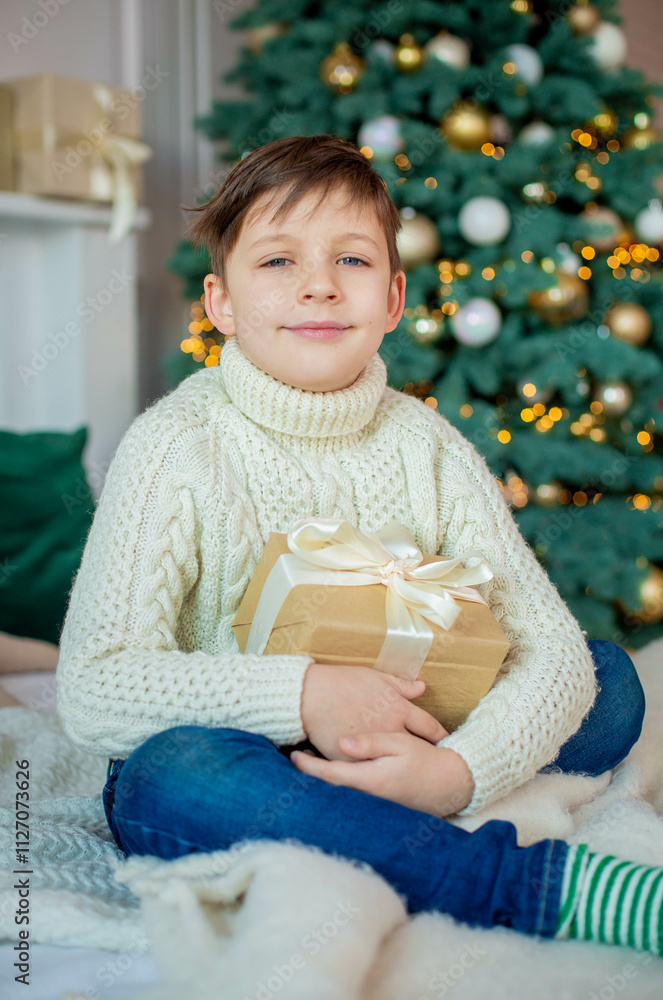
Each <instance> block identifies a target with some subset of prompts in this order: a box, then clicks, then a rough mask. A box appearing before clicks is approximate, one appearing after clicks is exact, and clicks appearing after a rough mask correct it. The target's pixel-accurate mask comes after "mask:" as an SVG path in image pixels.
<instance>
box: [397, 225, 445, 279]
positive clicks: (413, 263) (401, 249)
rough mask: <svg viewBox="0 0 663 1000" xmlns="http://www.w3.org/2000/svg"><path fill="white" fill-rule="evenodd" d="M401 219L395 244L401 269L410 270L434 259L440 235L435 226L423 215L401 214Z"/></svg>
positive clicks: (438, 247)
mask: <svg viewBox="0 0 663 1000" xmlns="http://www.w3.org/2000/svg"><path fill="white" fill-rule="evenodd" d="M401 219H402V222H403V227H402V229H400V230H399V232H398V234H397V236H396V246H397V248H398V253H399V254H400V258H401V263H402V265H403V270H404V271H411V270H413V268H415V267H418V266H419V264H426V263H428V262H429V261H431V260H433V259H434V257H435V255H436V254H437V253H438V251H439V249H440V236H439V233H438V231H437V226H436V225H435V224H434V223H433V222H431V220H430V219H429V218H428V217H427V216H425V215H420V214H419V213H418V212H417V213H415V214H414V215H413V216H406V215H403V214H401Z"/></svg>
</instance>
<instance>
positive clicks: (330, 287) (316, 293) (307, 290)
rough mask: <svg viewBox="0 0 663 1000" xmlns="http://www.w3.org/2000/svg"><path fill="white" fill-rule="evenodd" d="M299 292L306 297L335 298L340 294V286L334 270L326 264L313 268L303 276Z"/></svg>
mask: <svg viewBox="0 0 663 1000" xmlns="http://www.w3.org/2000/svg"><path fill="white" fill-rule="evenodd" d="M299 294H300V296H301V297H302V298H304V299H311V298H323V297H324V298H335V297H336V296H337V295H338V294H339V286H338V281H337V279H336V275H335V274H334V272H333V270H332V269H331V268H330V267H328V266H325V265H318V266H316V267H315V268H312V269H311V270H310V271H309V272H308V273H306V274H305V275H304V276H303V277H302V281H301V284H300V286H299Z"/></svg>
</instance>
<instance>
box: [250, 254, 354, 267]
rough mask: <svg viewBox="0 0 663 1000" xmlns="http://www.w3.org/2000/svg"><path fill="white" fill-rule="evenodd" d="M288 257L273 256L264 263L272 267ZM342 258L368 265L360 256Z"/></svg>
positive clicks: (342, 258)
mask: <svg viewBox="0 0 663 1000" xmlns="http://www.w3.org/2000/svg"><path fill="white" fill-rule="evenodd" d="M287 260H288V258H287V257H273V258H272V260H268V261H266V262H265V263H264V264H263V267H271V265H272V264H278V263H279V262H280V261H286V262H287ZM341 260H342V261H343V260H356V261H357V263H358V264H363V265H364V266H366V262H365V261H363V260H361V259H360V258H359V257H341ZM272 270H280V269H279V268H272Z"/></svg>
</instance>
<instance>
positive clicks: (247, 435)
mask: <svg viewBox="0 0 663 1000" xmlns="http://www.w3.org/2000/svg"><path fill="white" fill-rule="evenodd" d="M386 377H387V372H386V368H385V364H384V362H383V360H382V358H381V357H380V356H379V355H378V354H375V355H374V356H373V358H372V359H371V360H370V361H369V363H368V364H367V366H366V367H365V368H364V369H363V371H362V372H361V374H360V375H359V376H358V378H357V379H356V381H355V382H354V383H353V384H352V385H351V386H349V387H348V388H346V389H341V390H337V391H336V392H309V391H305V390H302V389H297V388H293V387H292V386H289V385H286V384H284V383H282V382H279V381H278V380H276V379H274V378H272V376H271V375H268V374H266V373H265V372H263V371H262V370H261V369H260V368H258V367H257V366H255V365H254V364H253V363H252V362H251V361H249V359H248V358H246V356H245V355H244V354H243V352H242V350H241V348H240V346H239V343H238V341H237V339H236V338H232V339H230V340H229V341H228V342H227V343H226V345H225V346H224V348H223V350H222V353H221V359H220V364H219V366H218V367H214V368H206V369H204V370H203V371H200V372H197V373H195V374H194V375H191V376H189V377H188V378H186V379H185V380H184V381H183V382H182V383H180V385H179V386H178V387H177V388H176V389H174V390H173V391H172V392H170V393H168V394H166V395H165V396H163V397H162V398H160V399H158V400H157V401H156V402H154V403H153V404H151V405H150V406H149V407H148V408H147V409H146V410H145V411H144V412H143V413H141V414H140V415H139V416H138V417H137V418H136V419H135V420H134V421H133V423H132V424H131V426H130V427H129V429H128V430H127V432H126V434H125V435H124V437H123V439H122V441H121V442H120V444H119V446H118V448H117V451H116V453H115V455H114V457H113V460H112V462H111V464H110V467H109V469H108V474H107V477H106V482H105V485H104V489H103V492H102V495H101V497H100V500H99V504H98V507H97V510H96V512H95V517H94V522H93V524H92V527H91V529H90V533H89V536H88V539H87V543H86V546H85V550H84V553H83V557H82V560H81V564H80V567H79V570H78V573H77V576H76V579H75V581H74V585H73V588H72V592H71V596H70V602H69V607H68V610H67V615H66V618H65V622H64V627H63V632H62V636H61V642H60V649H61V652H60V660H59V663H58V667H57V698H58V701H57V707H58V714H59V716H60V718H61V720H62V723H63V726H64V728H65V731H66V732H67V734H68V735H69V736H70V738H71V739H72V740H73V742H74V743H75V744H77V745H78V746H80V747H83V748H85V749H86V750H88V751H90V752H92V753H98V754H101V755H104V756H109V757H117V758H126V757H127V756H128V755H129V754H130V753H131V751H132V750H134V749H135V748H136V747H137V746H139V745H140V744H141V743H142V742H144V740H146V739H147V738H148V737H149V736H151V735H152V734H153V733H156V732H159V731H160V730H163V729H168V728H170V727H172V726H177V725H183V724H188V725H200V726H214V727H229V728H234V729H244V730H246V731H248V732H253V733H260V734H262V735H264V736H266V737H268V738H269V739H270V740H272V741H273V742H274V743H275V744H276V745H277V746H283V745H286V744H294V743H298V742H300V741H301V740H303V739H305V738H306V734H305V732H304V729H303V728H302V721H301V713H300V706H301V695H302V687H303V682H304V675H305V673H306V670H307V667H308V666H309V664H310V663H312V662H313V660H312V659H311V658H310V657H309V656H293V655H267V656H258V655H253V654H242V653H240V652H239V650H238V647H237V643H236V641H235V638H234V634H233V632H232V630H231V622H232V620H233V618H234V616H235V613H236V611H237V608H238V606H239V603H240V600H241V598H242V596H243V594H244V591H245V589H246V587H247V585H248V583H249V580H250V579H251V576H252V574H253V571H254V569H255V567H256V564H257V562H258V560H259V559H260V556H261V554H262V551H263V548H264V545H265V543H266V542H267V539H268V537H269V533H270V531H278V532H287V530H288V528H289V526H290V524H291V523H292V521H294V520H295V519H297V518H301V517H310V516H319V517H342V518H345V519H347V520H348V521H349V522H350V523H351V524H353V525H356V526H357V527H359V528H360V529H361V530H363V531H368V532H375V531H378V530H379V529H380V528H382V527H383V526H384V525H385V524H386V523H387V522H389V521H391V520H392V519H394V518H395V519H396V520H397V521H400V522H401V523H402V524H404V525H405V526H406V527H407V528H408V529H409V530H410V532H411V533H412V535H413V537H414V538H415V540H416V542H417V545H418V546H419V548H420V549H421V550H422V551H424V552H432V553H436V554H438V555H442V556H451V557H453V556H456V555H461V554H463V553H465V552H467V551H468V550H469V549H474V548H478V549H481V550H482V551H483V552H484V554H485V555H486V558H487V559H488V561H489V563H490V565H491V567H492V569H493V572H494V578H493V579H492V580H490V581H488V582H487V583H483V584H479V585H478V587H477V589H478V591H479V593H481V594H482V595H483V597H484V598H485V599H486V600H487V602H488V604H489V606H490V608H491V610H492V612H493V614H494V615H495V617H496V618H497V620H498V621H499V623H500V625H501V626H502V628H503V629H504V631H505V633H506V635H507V636H508V638H509V640H510V642H511V649H510V651H509V654H508V656H507V658H506V660H505V662H504V664H503V665H502V668H501V670H500V672H499V673H498V676H497V678H496V681H495V684H494V685H493V688H492V689H491V690H490V691H489V692H488V694H487V695H486V696H485V697H484V698H483V699H482V701H481V702H480V704H479V705H478V706H477V708H475V709H474V711H473V712H472V713H471V714H470V716H469V717H468V719H467V720H466V721H465V722H464V723H463V725H461V726H460V727H459V728H458V729H457V730H456V731H455V732H453V733H451V734H450V735H449V736H448V737H445V739H444V740H442V741H441V743H439V744H438V745H439V746H448V747H450V748H452V749H453V750H455V751H457V752H458V753H459V754H460V755H461V756H462V757H463V758H464V760H465V761H466V762H467V764H468V766H469V768H470V770H471V772H472V775H473V777H474V781H475V785H476V788H475V793H474V796H473V798H472V801H471V802H470V804H469V805H468V806H467V807H466V808H465V809H463V810H462V813H460V814H459V815H464V814H471V813H474V812H477V811H478V810H479V809H481V808H482V807H483V806H485V805H487V804H488V803H489V802H491V801H492V800H494V799H497V798H500V797H501V796H503V795H505V794H506V793H507V792H508V791H510V790H511V789H512V788H515V787H517V786H518V785H520V784H522V783H523V782H524V781H526V780H527V779H529V778H531V777H533V776H534V774H535V773H536V772H537V771H538V770H539V769H540V768H541V767H543V766H544V765H545V764H547V763H548V762H549V761H552V760H553V759H554V758H555V756H556V755H557V752H558V751H559V748H560V747H561V745H562V744H563V743H564V742H565V741H566V740H567V738H568V737H569V736H570V735H571V734H572V733H574V732H575V731H576V730H577V729H578V728H579V726H580V724H581V721H582V719H583V717H584V715H585V714H586V712H587V711H588V709H589V708H590V706H591V705H592V704H593V700H594V697H595V691H596V680H595V675H594V666H593V661H592V657H591V653H590V650H589V648H588V646H587V644H586V642H585V639H584V638H583V632H582V631H581V629H580V627H579V625H578V623H577V621H576V620H575V618H574V617H573V615H572V614H571V612H570V611H569V609H568V607H567V606H566V604H565V603H564V602H563V601H562V599H561V597H560V596H559V593H558V591H557V590H556V589H555V587H554V586H553V585H552V583H551V582H550V580H549V578H548V576H547V575H546V573H545V571H544V570H543V568H542V567H541V565H540V564H539V562H538V561H537V559H536V557H535V555H534V553H533V552H532V550H531V548H530V547H529V546H528V545H527V543H526V542H525V540H524V538H523V537H522V535H521V534H520V532H519V530H518V528H517V525H516V523H515V521H514V519H513V517H512V515H511V512H510V510H509V508H508V506H507V504H506V502H505V500H504V498H503V496H502V494H501V491H500V488H499V486H498V484H497V482H496V481H495V478H494V477H493V475H492V474H491V472H490V470H489V469H488V467H487V465H486V463H485V461H484V460H483V458H482V457H481V456H480V455H479V453H478V451H477V450H476V449H475V448H474V446H473V445H472V444H471V443H470V442H469V441H468V440H467V439H466V438H464V437H463V435H462V434H461V433H460V432H459V431H458V430H456V428H455V427H454V426H453V425H452V424H451V423H449V421H448V420H446V419H445V418H443V417H442V416H441V415H440V414H439V413H436V412H435V411H434V410H432V409H431V408H430V407H428V406H426V405H425V404H424V403H422V402H421V401H419V400H417V399H415V398H413V397H411V396H407V395H405V394H404V393H401V392H397V391H396V390H394V389H391V388H389V387H388V386H387V385H386Z"/></svg>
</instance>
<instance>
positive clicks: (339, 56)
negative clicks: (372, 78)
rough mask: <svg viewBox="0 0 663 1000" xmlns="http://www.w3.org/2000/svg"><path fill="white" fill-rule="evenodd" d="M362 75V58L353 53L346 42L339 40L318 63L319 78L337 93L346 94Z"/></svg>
mask: <svg viewBox="0 0 663 1000" xmlns="http://www.w3.org/2000/svg"><path fill="white" fill-rule="evenodd" d="M363 75H364V60H363V59H360V58H359V56H357V55H355V54H354V52H353V51H352V49H351V48H350V46H349V45H348V43H347V42H339V43H338V45H337V46H336V47H335V49H334V51H333V52H332V53H331V55H329V56H326V58H325V59H323V60H322V63H321V65H320V79H321V80H322V81H323V83H326V84H327V86H329V87H331V88H332V89H333V90H335V91H336V92H337V93H338V94H348V93H350V91H351V90H353V89H354V88H355V87H356V86H357V84H358V83H359V81H360V80H361V78H362V76H363Z"/></svg>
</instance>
